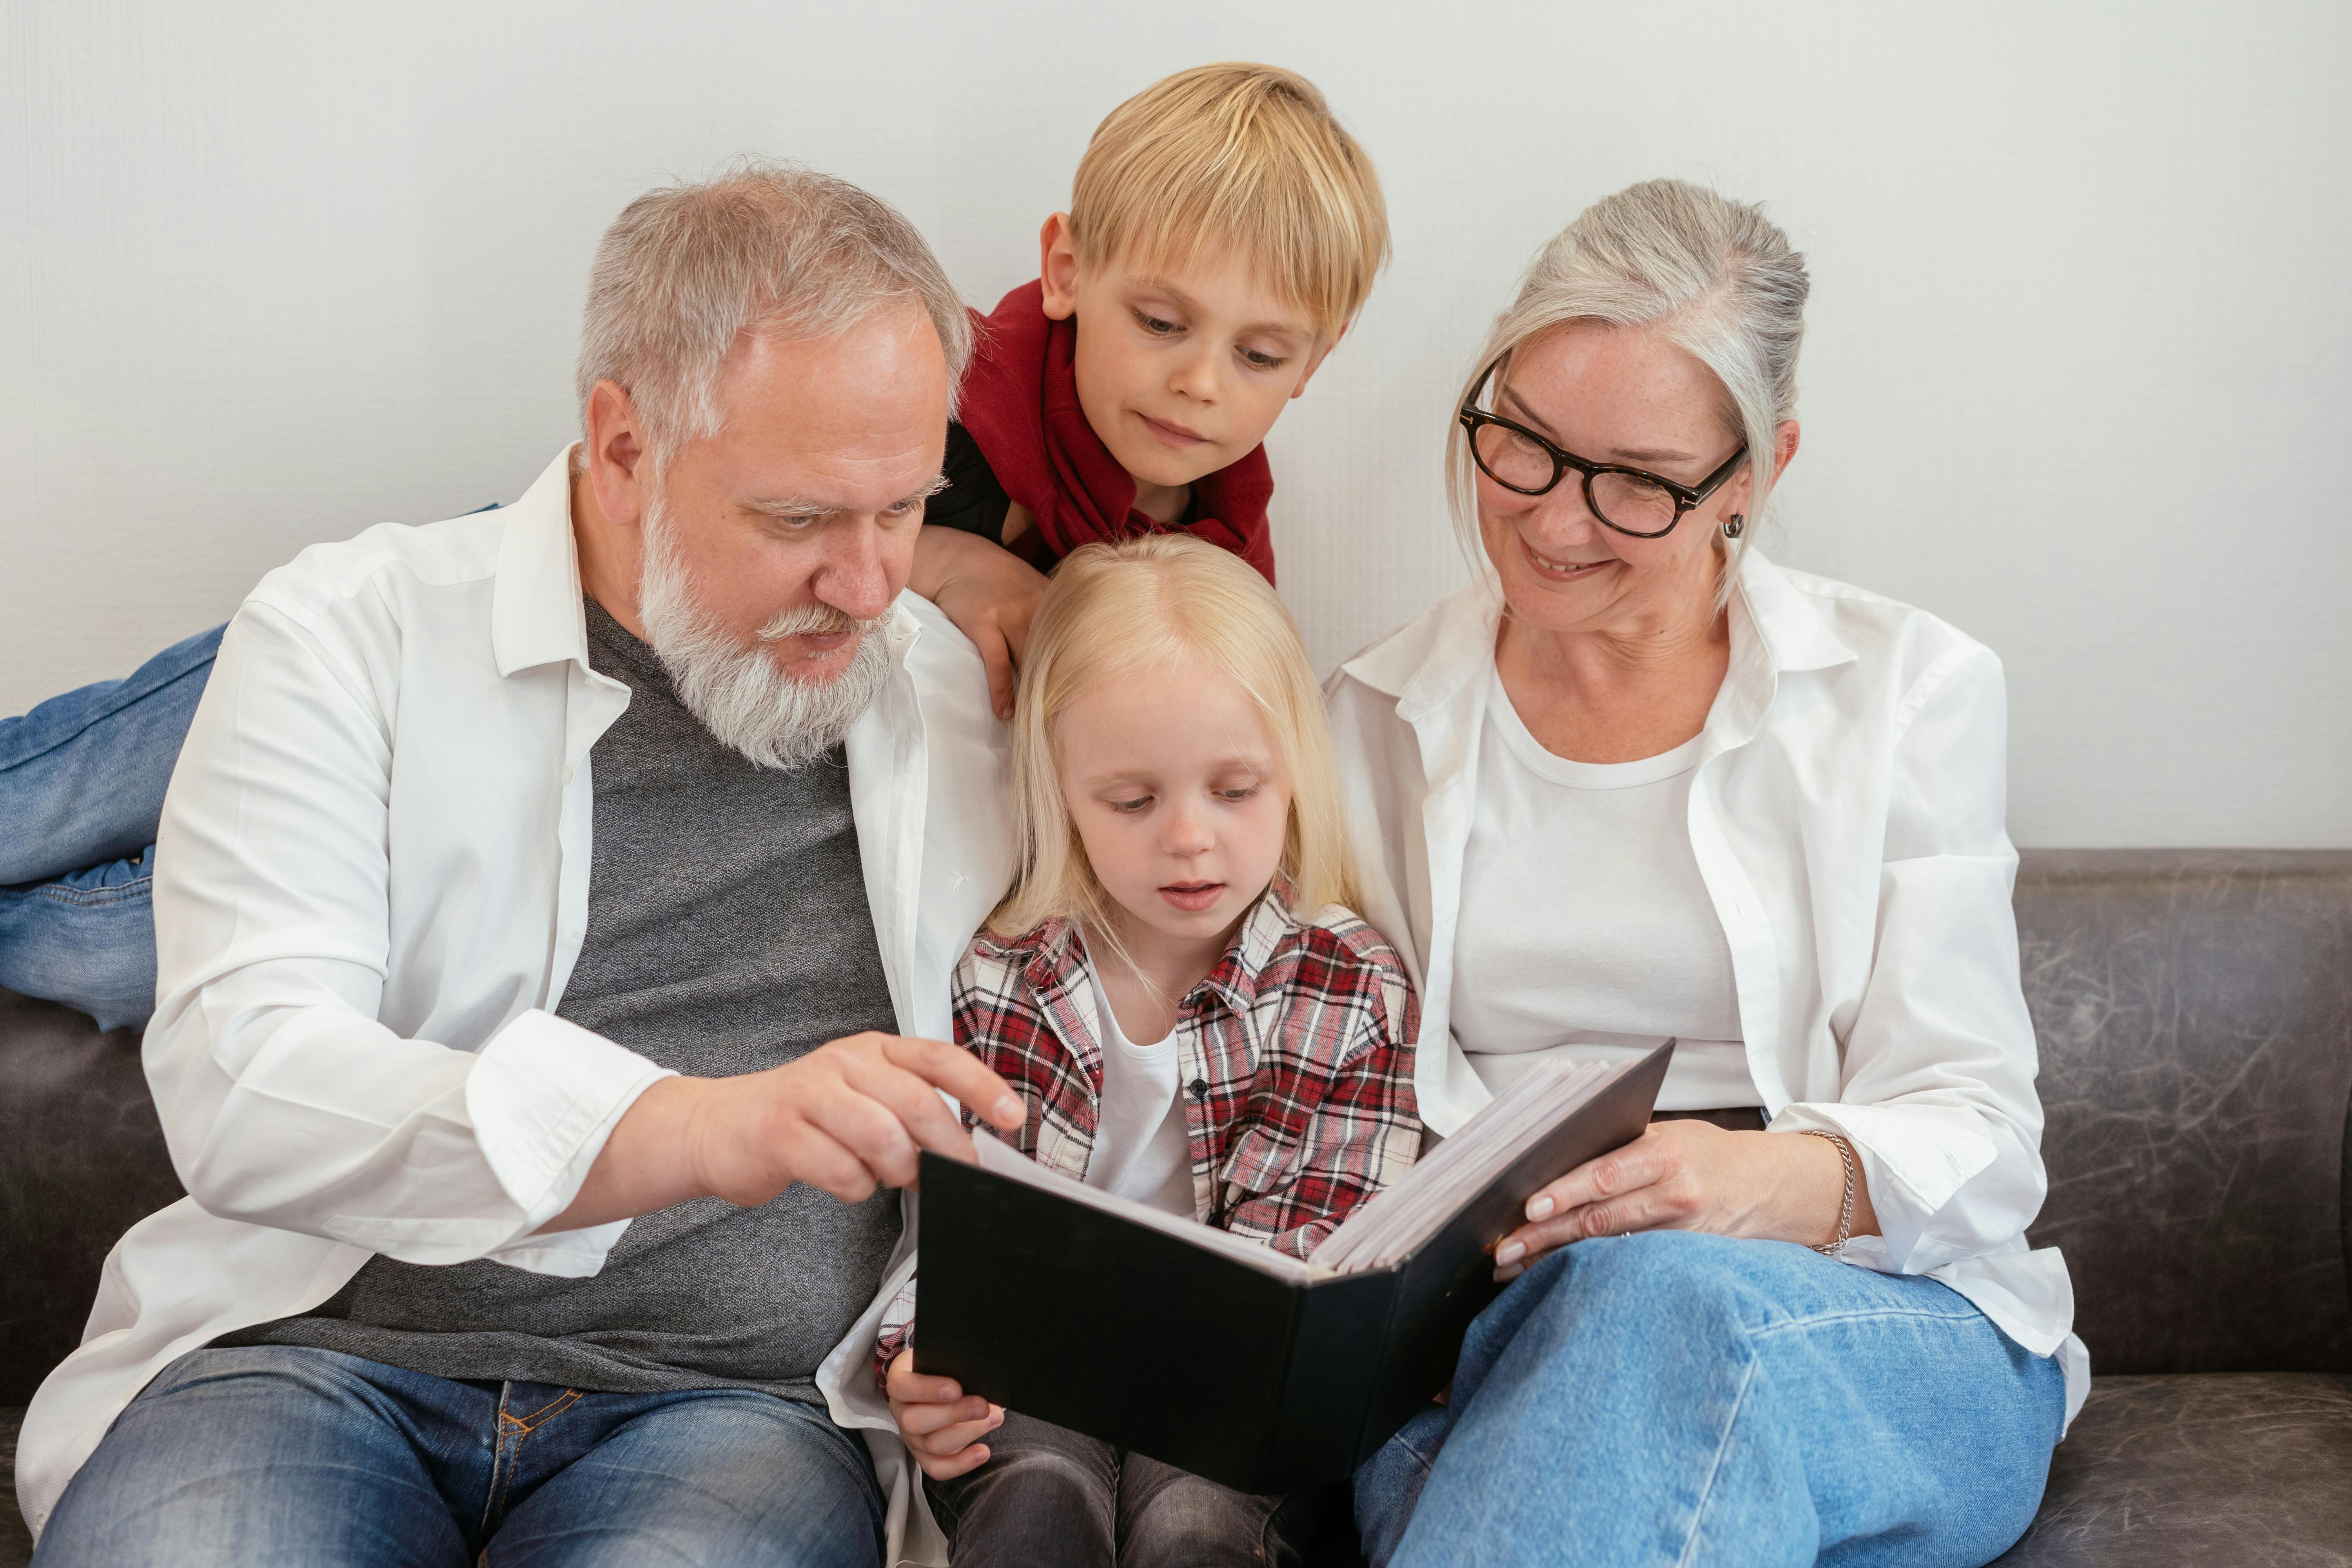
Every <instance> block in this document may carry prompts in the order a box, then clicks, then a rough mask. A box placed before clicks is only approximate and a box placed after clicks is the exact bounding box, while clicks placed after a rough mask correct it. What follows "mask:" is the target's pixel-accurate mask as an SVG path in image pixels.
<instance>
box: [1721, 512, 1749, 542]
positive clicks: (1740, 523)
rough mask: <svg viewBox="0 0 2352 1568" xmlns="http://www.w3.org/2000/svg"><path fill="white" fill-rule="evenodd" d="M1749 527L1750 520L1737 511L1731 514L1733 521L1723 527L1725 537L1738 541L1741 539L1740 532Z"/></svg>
mask: <svg viewBox="0 0 2352 1568" xmlns="http://www.w3.org/2000/svg"><path fill="white" fill-rule="evenodd" d="M1747 526H1748V520H1747V519H1746V518H1744V517H1742V516H1740V515H1739V514H1738V512H1736V511H1735V512H1733V513H1732V514H1731V521H1728V522H1727V523H1725V524H1724V525H1723V537H1724V538H1726V539H1737V538H1738V537H1739V531H1740V530H1741V529H1744V528H1746V527H1747Z"/></svg>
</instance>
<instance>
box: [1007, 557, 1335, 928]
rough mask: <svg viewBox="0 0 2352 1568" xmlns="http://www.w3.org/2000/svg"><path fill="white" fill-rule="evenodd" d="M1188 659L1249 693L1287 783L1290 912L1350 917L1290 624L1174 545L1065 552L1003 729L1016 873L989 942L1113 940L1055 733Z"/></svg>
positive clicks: (1249, 587)
mask: <svg viewBox="0 0 2352 1568" xmlns="http://www.w3.org/2000/svg"><path fill="white" fill-rule="evenodd" d="M1188 654H1191V655H1195V656H1198V657H1200V658H1205V659H1208V660H1209V661H1210V662H1211V663H1213V665H1215V666H1216V668H1219V669H1222V670H1223V671H1224V672H1225V674H1227V675H1228V676H1231V677H1232V678H1233V679H1234V682H1235V683H1237V684H1238V685H1239V686H1240V687H1241V689H1243V690H1244V691H1246V692H1247V693H1249V695H1250V698H1251V700H1253V701H1254V702H1255V703H1256V704H1257V708H1258V711H1259V712H1260V713H1262V714H1264V715H1265V727H1266V731H1267V732H1268V733H1269V734H1270V735H1271V736H1272V737H1273V740H1274V745H1275V751H1276V754H1277V755H1278V756H1279V757H1280V758H1281V760H1282V764H1283V767H1284V769H1285V771H1286V772H1287V773H1288V774H1289V775H1290V824H1289V828H1288V831H1287V832H1286V834H1285V835H1284V838H1283V847H1282V865H1281V872H1280V875H1281V877H1282V878H1283V879H1284V880H1285V881H1286V882H1287V883H1288V884H1289V889H1290V897H1291V900H1292V903H1293V906H1294V907H1295V908H1296V909H1297V910H1299V912H1300V913H1302V914H1307V915H1310V916H1311V915H1312V914H1313V913H1314V912H1315V911H1317V910H1321V909H1322V908H1323V907H1324V906H1326V905H1328V904H1339V905H1343V906H1346V907H1348V908H1350V909H1352V908H1354V907H1355V905H1356V902H1357V894H1356V877H1355V870H1354V865H1353V861H1352V859H1351V857H1350V855H1349V848H1348V830H1347V818H1346V815H1345V808H1344V807H1342V806H1341V805H1340V803H1339V773H1338V769H1337V767H1336V765H1335V764H1334V763H1333V762H1332V759H1331V736H1330V731H1328V729H1327V728H1326V727H1325V725H1324V721H1323V695H1322V692H1321V690H1320V689H1318V687H1317V685H1316V683H1315V669H1314V666H1313V665H1311V664H1310V663H1308V661H1307V649H1306V647H1305V646H1304V645H1303V644H1301V643H1300V641H1299V640H1298V628H1297V626H1296V625H1294V624H1293V623H1292V621H1291V619H1290V612H1289V611H1288V610H1286V609H1285V608H1284V607H1283V605H1282V601H1281V600H1280V599H1277V598H1276V597H1275V595H1274V590H1273V588H1272V587H1270V586H1268V585H1267V584H1266V581H1265V578H1263V577H1261V576H1259V575H1258V574H1257V573H1256V572H1255V570H1253V569H1252V568H1251V567H1249V566H1247V565H1245V564H1244V563H1243V562H1242V561H1241V560H1240V559H1239V558H1237V557H1235V556H1233V555H1230V554H1228V553H1226V552H1224V551H1223V550H1220V549H1218V548H1216V547H1215V546H1214V545H1211V544H1205V543H1203V542H1201V541H1200V540H1197V539H1193V538H1191V537H1188V536H1186V535H1184V534H1177V533H1160V534H1150V535H1147V536H1145V537H1143V538H1140V539H1129V540H1123V541H1121V542H1118V543H1116V544H1088V545H1085V546H1083V547H1081V548H1079V549H1077V550H1074V551H1072V552H1070V553H1069V555H1068V556H1066V557H1065V558H1064V560H1063V561H1062V563H1061V564H1060V565H1059V566H1058V567H1056V568H1055V572H1054V580H1053V582H1052V584H1050V585H1049V586H1048V587H1047V588H1046V590H1045V600H1044V602H1043V603H1041V604H1040V605H1038V606H1037V614H1036V617H1035V619H1034V621H1032V622H1031V624H1030V629H1029V647H1028V656H1027V658H1025V659H1024V660H1023V668H1022V674H1021V695H1020V700H1019V701H1018V703H1017V704H1016V706H1015V708H1014V710H1013V803H1014V804H1013V811H1014V816H1015V818H1016V828H1017V831H1018V834H1019V839H1020V848H1021V873H1020V876H1019V877H1018V878H1017V879H1015V880H1014V882H1013V891H1012V892H1011V893H1009V894H1008V895H1006V897H1005V900H1004V902H1003V904H1001V905H999V906H998V908H997V911H996V913H995V915H994V916H993V917H992V919H991V921H990V922H989V923H990V924H991V925H992V927H994V929H995V930H996V931H998V932H999V933H1000V934H1002V935H1006V936H1015V935H1018V934H1020V933H1021V932H1023V931H1028V930H1029V929H1031V928H1032V927H1034V926H1035V925H1037V924H1038V923H1039V922H1041V921H1046V920H1050V919H1053V918H1055V917H1057V916H1058V917H1061V918H1063V919H1066V920H1074V921H1078V922H1079V923H1080V924H1081V925H1082V926H1083V927H1084V928H1085V929H1086V930H1087V931H1089V932H1091V933H1094V934H1095V935H1096V936H1097V938H1108V936H1109V933H1110V932H1111V931H1113V930H1114V929H1115V927H1114V925H1113V923H1112V921H1113V906H1112V903H1111V900H1110V896H1109V894H1108V893H1107V892H1105V891H1104V889H1103V885H1102V883H1101V882H1100V881H1099V880H1097V879H1096V877H1095V873H1094V868H1093V867H1092V866H1091V865H1089V864H1088V863H1087V853H1086V848H1085V847H1084V846H1083V845H1082V844H1081V843H1080V842H1079V839H1078V833H1077V828H1076V826H1075V825H1074V824H1073V823H1072V822H1071V820H1070V812H1069V807H1068V805H1067V804H1066V802H1065V801H1064V800H1063V798H1062V773H1061V767H1060V763H1059V758H1058V756H1057V754H1056V752H1055V734H1054V731H1055V724H1056V722H1057V721H1058V720H1059V719H1060V717H1061V715H1062V713H1063V712H1064V711H1065V710H1066V709H1068V707H1069V706H1070V704H1072V703H1073V702H1076V701H1077V700H1079V699H1081V698H1083V697H1084V696H1086V695H1087V693H1088V692H1090V691H1093V690H1095V689H1097V688H1099V687H1101V686H1102V685H1104V684H1105V683H1106V682H1108V681H1112V680H1117V679H1120V678H1121V677H1124V676H1127V675H1130V674H1133V673H1134V672H1136V671H1138V670H1140V669H1149V668H1154V667H1165V666H1169V665H1172V664H1175V663H1177V662H1178V661H1180V660H1181V659H1182V658H1184V657H1185V656H1186V655H1188Z"/></svg>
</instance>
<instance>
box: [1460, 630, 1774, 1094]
mask: <svg viewBox="0 0 2352 1568" xmlns="http://www.w3.org/2000/svg"><path fill="white" fill-rule="evenodd" d="M1487 686H1488V689H1487V695H1486V726H1485V735H1484V739H1483V740H1482V741H1481V742H1479V752H1478V798H1477V805H1476V809H1475V812H1474V813H1473V815H1472V826H1471V829H1470V845H1469V849H1468V852H1467V856H1466V858H1465V860H1464V863H1463V870H1462V916H1461V922H1460V924H1459V925H1458V927H1457V928H1456V931H1455V935H1454V1038H1455V1039H1456V1040H1458V1041H1460V1042H1461V1045H1462V1048H1463V1050H1464V1051H1465V1053H1466V1054H1467V1056H1468V1058H1469V1060H1470V1065H1471V1066H1472V1067H1473V1068H1475V1069H1476V1070H1477V1073H1478V1076H1479V1078H1480V1079H1483V1080H1484V1081H1485V1082H1486V1087H1487V1088H1488V1089H1494V1090H1496V1091H1497V1092H1499V1091H1500V1090H1502V1089H1505V1088H1507V1086H1509V1085H1510V1084H1512V1083H1514V1082H1516V1081H1517V1079H1518V1078H1519V1077H1520V1076H1521V1075H1522V1074H1524V1073H1525V1072H1526V1071H1527V1070H1528V1068H1531V1067H1533V1066H1534V1065H1535V1064H1536V1063H1538V1062H1541V1061H1548V1060H1567V1061H1613V1060H1617V1059H1619V1058H1624V1057H1627V1056H1632V1055H1635V1054H1638V1053H1640V1052H1642V1051H1645V1050H1648V1049H1650V1048H1651V1047H1654V1046H1655V1045H1656V1044H1657V1043H1658V1042H1659V1041H1661V1040H1664V1039H1666V1038H1669V1037H1672V1038H1675V1039H1677V1040H1679V1041H1680V1042H1681V1043H1680V1044H1678V1045H1677V1046H1675V1059H1674V1065H1673V1067H1672V1068H1669V1069H1668V1071H1667V1073H1666V1081H1665V1087H1664V1089H1663V1090H1661V1091H1660V1093H1659V1095H1658V1108H1659V1109H1660V1110H1716V1109H1721V1108H1725V1107H1731V1106H1746V1105H1759V1104H1761V1103H1762V1099H1763V1097H1762V1096H1760V1095H1759V1094H1758V1093H1757V1091H1756V1081H1755V1078H1754V1076H1753V1075H1752V1074H1751V1073H1749V1071H1748V1053H1747V1049H1746V1047H1744V1046H1742V1045H1741V1043H1740V1035H1739V1004H1738V992H1737V989H1736V987H1735V985H1734V984H1733V979H1732V973H1731V948H1730V945H1729V944H1728V943H1727V942H1725V940H1724V935H1723V925H1722V922H1721V921H1719V920H1717V918H1716V913H1715V904H1714V902H1713V900H1710V899H1709V898H1708V897H1707V891H1706V883H1705V882H1704V881H1702V880H1701V879H1700V878H1699V871H1698V861H1697V858H1696V857H1695V856H1693V855H1692V853H1691V846H1690V827H1689V820H1690V818H1689V802H1690V786H1691V779H1692V776H1693V773H1694V771H1695V770H1696V767H1697V765H1698V754H1699V742H1698V739H1697V738H1696V737H1694V738H1693V739H1691V740H1690V741H1689V742H1686V743H1685V744H1684V745H1680V746H1677V747H1675V749H1674V750H1673V751H1671V752H1666V753H1664V755H1662V756H1655V757H1648V758H1644V759H1643V760H1642V761H1640V762H1636V763H1574V762H1570V761H1569V760H1568V759H1567V758H1565V757H1557V756H1554V755H1552V753H1551V752H1547V751H1545V750H1544V749H1543V747H1542V745H1541V744H1539V743H1538V742H1537V740H1536V738H1535V736H1534V735H1532V734H1530V733H1529V732H1528V727H1527V725H1526V723H1525V722H1524V721H1522V720H1521V719H1520V718H1519V715H1518V712H1517V710H1516V709H1514V708H1513V707H1512V706H1511V700H1510V698H1509V696H1508V695H1507V693H1506V692H1505V691H1504V689H1503V681H1502V677H1501V675H1500V674H1499V673H1496V674H1491V675H1489V677H1488V678H1487Z"/></svg>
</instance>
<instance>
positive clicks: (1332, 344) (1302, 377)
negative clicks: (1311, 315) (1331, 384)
mask: <svg viewBox="0 0 2352 1568" xmlns="http://www.w3.org/2000/svg"><path fill="white" fill-rule="evenodd" d="M1355 324H1356V323H1355V322H1353V321H1350V322H1349V323H1348V326H1347V327H1341V328H1340V329H1339V331H1338V332H1337V333H1335V334H1334V335H1333V336H1331V337H1330V338H1329V339H1328V340H1319V341H1318V342H1317V343H1316V345H1315V347H1314V348H1313V349H1312V350H1311V351H1310V352H1309V353H1307V368H1306V369H1305V370H1302V371H1300V372H1299V373H1298V384H1297V386H1294V387H1292V388H1291V389H1290V395H1291V396H1293V397H1304V396H1306V395H1307V383H1308V382H1310V381H1312V380H1314V379H1315V373H1316V372H1317V371H1318V370H1321V369H1322V368H1323V362H1324V361H1325V360H1327V359H1329V358H1330V357H1331V351H1332V350H1333V349H1336V348H1338V347H1339V340H1340V339H1341V338H1344V337H1346V336H1347V335H1348V327H1352V326H1354V325H1355Z"/></svg>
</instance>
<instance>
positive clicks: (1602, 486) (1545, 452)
mask: <svg viewBox="0 0 2352 1568" xmlns="http://www.w3.org/2000/svg"><path fill="white" fill-rule="evenodd" d="M1496 368H1498V367H1496V366H1489V367H1488V368H1487V371H1486V374H1485V375H1483V376H1481V377H1479V379H1478V389H1477V391H1476V392H1474V393H1472V394H1471V395H1470V401H1469V402H1467V403H1465V404H1464V405H1462V411H1461V413H1460V414H1459V415H1458V416H1456V417H1458V418H1459V419H1460V420H1461V421H1462V428H1463V429H1464V430H1465V432H1467V433H1468V435H1469V437H1470V456H1471V458H1472V459H1473V460H1474V461H1475V462H1476V463H1477V465H1478V471H1479V472H1480V473H1482V474H1485V475H1486V477H1487V478H1488V479H1492V480H1494V481H1495V482H1496V484H1498V485H1500V486H1502V487H1503V488H1504V489H1507V490H1511V491H1513V492H1515V493H1517V494H1519V495H1523V496H1540V495H1549V494H1550V493H1551V492H1552V490H1553V489H1556V488H1557V487H1558V486H1559V481H1560V480H1561V479H1565V478H1567V477H1568V474H1569V472H1570V469H1573V470H1574V471H1575V472H1577V473H1578V474H1580V475H1581V476H1582V477H1583V480H1584V504H1585V505H1586V506H1587V507H1589V508H1590V509H1591V511H1592V515H1593V516H1595V517H1597V518H1599V519H1600V520H1601V521H1602V522H1604V523H1606V524H1607V525H1608V526H1609V527H1611V528H1613V529H1615V530H1616V531H1618V532H1620V533H1622V534H1627V535H1629V536H1631V537H1633V538H1634V539H1663V538H1664V537H1665V536H1666V535H1667V534H1669V533H1672V532H1673V531H1675V524H1676V523H1678V522H1680V521H1682V520H1683V514H1684V513H1685V512H1686V511H1690V510H1693V509H1694V508H1696V507H1697V506H1698V504H1699V503H1700V502H1702V501H1704V500H1706V498H1707V497H1709V496H1711V495H1713V494H1714V493H1715V492H1716V491H1717V490H1718V489H1722V488H1723V485H1724V482H1725V481H1726V480H1727V479H1730V478H1731V476H1732V475H1734V474H1736V473H1738V471H1739V468H1740V465H1741V464H1743V463H1745V462H1746V461H1747V460H1748V443H1746V442H1745V441H1743V442H1741V443H1740V444H1739V447H1738V450H1737V451H1735V452H1733V453H1732V454H1731V456H1730V457H1728V458H1725V459H1724V460H1723V466H1722V467H1721V468H1717V469H1716V470H1715V472H1713V473H1711V474H1709V475H1707V477H1706V478H1705V479H1701V480H1699V482H1698V485H1697V488H1696V489H1693V488H1692V487H1691V486H1689V485H1678V484H1676V483H1675V481H1674V480H1672V479H1667V478H1666V477H1664V475H1663V474H1654V473H1651V472H1650V471H1649V470H1648V469H1646V468H1627V467H1625V466H1624V465H1623V464H1622V463H1592V462H1587V461H1586V460H1585V459H1584V458H1580V457H1578V456H1577V455H1576V454H1575V453H1573V452H1570V451H1565V450H1563V449H1561V448H1560V447H1555V446H1553V445H1552V444H1551V443H1550V442H1549V441H1547V440H1545V439H1544V438H1543V437H1540V436H1538V435H1537V434H1536V433H1535V432H1534V431H1532V430H1530V429H1528V427H1527V426H1524V425H1520V424H1517V423H1515V422H1513V421H1511V420H1508V419H1506V418H1504V417H1503V416H1501V415H1499V414H1490V413H1488V412H1487V411H1486V410H1485V409H1483V408H1481V407H1479V406H1478V398H1479V396H1480V395H1481V394H1483V393H1484V392H1485V391H1486V386H1487V384H1488V383H1489V382H1491V381H1492V380H1493V379H1494V375H1495V370H1496Z"/></svg>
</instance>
